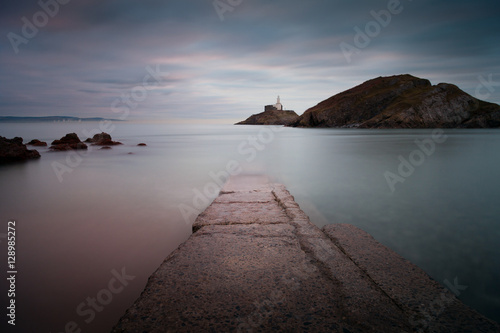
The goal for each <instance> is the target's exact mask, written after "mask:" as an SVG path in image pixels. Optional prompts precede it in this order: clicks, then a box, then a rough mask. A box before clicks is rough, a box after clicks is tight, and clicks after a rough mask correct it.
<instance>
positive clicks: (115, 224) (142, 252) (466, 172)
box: [0, 123, 500, 333]
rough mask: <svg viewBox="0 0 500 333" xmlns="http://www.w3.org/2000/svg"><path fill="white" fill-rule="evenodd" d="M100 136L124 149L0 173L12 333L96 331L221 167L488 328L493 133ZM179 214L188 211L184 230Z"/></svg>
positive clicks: (72, 127) (30, 134)
mask: <svg viewBox="0 0 500 333" xmlns="http://www.w3.org/2000/svg"><path fill="white" fill-rule="evenodd" d="M95 129H97V130H98V129H99V128H98V124H97V123H86V124H85V123H80V124H78V123H75V124H71V123H59V124H43V123H42V124H0V135H1V136H6V137H9V138H10V137H14V136H22V137H23V138H24V140H25V142H27V141H29V140H31V139H35V138H37V139H40V140H44V141H48V142H51V141H52V140H54V139H58V138H60V137H62V136H63V135H65V134H66V133H69V132H76V133H77V134H78V135H79V136H80V138H81V139H82V140H83V139H84V138H86V136H85V135H84V134H83V133H84V130H87V131H91V130H95ZM99 132H100V131H99ZM108 132H110V134H111V135H112V137H113V139H114V140H118V141H121V142H123V143H124V145H123V146H115V147H113V149H112V150H98V149H97V148H93V149H91V150H90V151H88V152H85V153H81V155H76V154H74V153H67V152H49V151H48V149H46V148H42V149H38V150H39V151H40V152H41V154H42V158H41V159H40V160H37V161H30V162H28V163H24V164H17V165H10V166H2V167H0V188H1V190H0V221H1V225H2V227H1V228H2V230H0V233H4V234H5V233H6V230H7V227H6V224H7V221H9V220H15V221H16V236H17V269H18V275H17V281H16V282H17V283H16V304H17V316H16V329H17V331H19V332H29V331H33V332H34V331H36V332H64V330H65V327H66V326H67V325H69V326H72V325H75V326H78V327H79V328H81V329H82V331H83V332H97V333H99V332H108V331H109V330H110V328H111V327H112V326H113V325H114V324H115V323H116V321H117V320H118V318H119V317H120V316H121V315H122V314H123V312H124V311H125V309H126V308H127V307H129V306H130V305H131V304H132V302H133V301H134V300H135V299H136V298H137V297H138V296H139V294H140V292H141V291H142V289H143V288H144V286H145V283H146V281H147V278H148V276H149V275H150V274H151V273H152V272H153V271H154V270H155V269H156V268H157V267H158V266H159V265H160V264H161V262H162V261H163V259H164V258H165V257H166V256H167V255H168V254H169V253H170V252H171V251H173V250H174V249H175V248H176V247H177V246H178V245H179V244H180V243H181V242H183V241H184V240H186V239H187V237H189V234H190V224H191V223H192V222H193V221H194V218H195V214H194V213H193V211H199V210H203V208H204V207H205V206H206V205H208V201H204V200H203V199H200V198H204V197H205V195H204V194H203V193H206V194H208V195H210V193H211V192H213V186H212V185H209V184H211V183H212V184H213V183H215V180H214V179H217V177H218V176H221V175H223V173H224V170H225V169H226V167H227V166H228V163H229V164H231V163H233V164H234V163H237V165H239V166H241V168H242V170H243V171H242V172H244V173H264V174H268V175H269V176H270V177H271V178H272V179H273V180H274V181H277V182H281V183H284V184H285V185H286V186H287V187H288V189H289V191H290V192H291V193H292V194H293V195H294V196H295V198H296V200H297V202H298V203H299V204H300V205H301V207H302V208H303V209H304V211H305V212H306V213H307V214H308V215H309V216H310V217H311V219H312V220H313V222H314V223H316V224H317V225H318V226H322V225H324V224H326V223H351V224H354V225H356V226H358V227H361V228H362V229H364V230H366V231H368V232H369V233H370V234H372V235H373V236H374V237H375V238H376V239H377V240H379V241H381V242H382V243H383V244H385V245H387V246H389V247H390V248H392V249H393V250H395V251H396V252H398V253H400V254H401V255H403V256H404V257H405V258H407V259H409V260H411V261H412V262H414V263H416V264H417V265H419V266H420V267H421V268H423V269H424V270H425V271H426V272H427V273H429V274H430V275H431V276H432V277H433V278H435V279H436V280H437V281H438V282H440V283H442V284H443V285H445V283H444V281H445V280H448V281H451V282H453V280H454V279H455V278H457V279H458V283H459V284H460V285H465V286H467V289H466V290H463V291H461V294H460V297H459V298H460V299H462V300H463V301H464V302H465V303H467V304H469V305H470V306H472V307H474V308H475V309H477V310H478V311H480V312H481V313H483V314H485V315H487V316H489V317H490V318H492V319H496V320H497V321H500V316H499V315H498V314H499V313H500V288H499V287H498V281H499V280H500V259H499V258H500V247H499V246H498V244H499V240H500V205H499V202H500V201H499V199H500V168H499V167H498V166H499V165H500V131H496V130H447V131H445V135H446V137H444V138H443V137H441V138H438V139H437V140H433V137H432V130H334V129H292V128H281V129H280V130H276V129H274V128H271V127H261V126H258V127H252V126H231V125H211V126H208V125H203V126H202V125H190V126H187V125H175V126H174V125H158V124H154V125H153V124H134V123H116V124H115V128H114V129H113V130H112V131H108ZM252 137H253V138H252ZM416 139H418V140H426V141H425V142H426V144H427V145H426V146H424V148H423V150H424V152H422V149H419V147H418V146H417V144H416V143H415V140H416ZM139 142H145V143H147V145H148V146H147V147H137V146H136V145H137V143H139ZM430 142H433V143H432V144H431V143H430ZM129 153H132V154H129ZM426 153H427V154H426ZM400 158H403V159H404V160H405V161H411V162H409V163H413V164H415V165H416V166H413V167H411V168H413V169H414V170H412V169H408V167H409V166H408V165H407V166H406V168H404V167H403V166H400V164H401V163H402V162H401V160H400ZM230 161H232V162H230ZM54 167H57V168H56V170H57V172H56V171H55V170H54ZM398 167H399V168H400V172H398ZM387 172H390V173H392V174H391V175H390V177H392V178H390V179H392V181H393V183H392V185H393V188H392V189H393V190H394V191H392V189H391V186H390V185H389V183H388V181H387V179H386V176H387V175H389V174H387ZM398 177H399V178H398ZM398 180H399V181H398ZM402 180H404V182H403V181H402ZM193 200H194V201H193ZM181 204H182V205H183V206H182V207H191V208H192V210H191V211H188V213H185V214H184V215H185V216H183V215H182V214H181V210H180V209H179V207H180V205H181ZM2 236H4V235H1V234H0V237H2ZM0 241H1V243H0V248H1V252H2V254H1V256H0V258H1V260H2V263H5V262H6V260H7V259H6V245H7V244H6V239H5V238H4V237H3V238H0ZM1 267H2V273H1V274H2V280H3V281H5V278H6V276H5V271H6V270H5V264H2V265H1ZM117 276H118V277H120V276H121V277H120V278H117ZM1 286H2V290H1V291H0V292H1V297H2V304H6V303H5V302H7V297H6V294H7V291H6V288H5V283H2V285H1ZM94 299H95V300H94ZM4 319H5V318H4ZM4 319H2V327H5V320H4ZM71 322H74V323H71Z"/></svg>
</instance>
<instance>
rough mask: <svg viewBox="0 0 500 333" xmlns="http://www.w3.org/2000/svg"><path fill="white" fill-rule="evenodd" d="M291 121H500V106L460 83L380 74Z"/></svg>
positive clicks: (449, 124)
mask: <svg viewBox="0 0 500 333" xmlns="http://www.w3.org/2000/svg"><path fill="white" fill-rule="evenodd" d="M292 126H296V127H358V128H491V127H500V106H499V105H497V104H493V103H488V102H484V101H481V100H478V99H476V98H474V97H472V96H470V95H469V94H467V93H465V92H464V91H462V90H460V89H459V88H458V87H457V86H455V85H452V84H446V83H440V84H438V85H435V86H433V85H431V83H430V81H429V80H426V79H421V78H417V77H414V76H411V75H408V74H406V75H396V76H389V77H379V78H376V79H372V80H369V81H367V82H365V83H363V84H361V85H359V86H356V87H354V88H352V89H349V90H346V91H344V92H342V93H340V94H337V95H335V96H332V97H330V98H328V99H326V100H324V101H322V102H321V103H319V104H318V105H316V106H314V107H312V108H310V109H308V110H307V111H306V112H304V114H303V115H301V116H300V117H299V119H298V121H297V122H295V123H294V124H293V125H292Z"/></svg>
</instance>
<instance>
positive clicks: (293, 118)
mask: <svg viewBox="0 0 500 333" xmlns="http://www.w3.org/2000/svg"><path fill="white" fill-rule="evenodd" d="M298 119H299V115H298V114H296V113H295V112H294V111H286V110H267V111H264V112H261V113H259V114H254V115H252V116H250V117H249V118H248V119H246V120H243V121H240V122H239V123H236V124H235V125H291V124H293V123H295V122H297V120H298Z"/></svg>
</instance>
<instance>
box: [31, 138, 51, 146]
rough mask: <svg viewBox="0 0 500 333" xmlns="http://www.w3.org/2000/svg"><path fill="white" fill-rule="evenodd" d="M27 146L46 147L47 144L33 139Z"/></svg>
mask: <svg viewBox="0 0 500 333" xmlns="http://www.w3.org/2000/svg"><path fill="white" fill-rule="evenodd" d="M28 145H30V146H37V147H46V146H47V142H45V141H40V140H38V139H34V140H31V141H30V142H28Z"/></svg>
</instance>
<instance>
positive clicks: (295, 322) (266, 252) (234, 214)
mask: <svg viewBox="0 0 500 333" xmlns="http://www.w3.org/2000/svg"><path fill="white" fill-rule="evenodd" d="M193 230H194V231H195V232H194V234H193V235H192V236H191V237H190V238H189V239H188V240H187V241H186V242H185V243H183V244H182V245H181V246H179V248H178V249H177V250H176V251H174V252H173V253H172V254H171V255H169V256H168V257H167V258H166V259H165V261H164V262H163V263H162V265H161V266H160V267H159V268H158V270H157V271H156V272H155V273H153V275H152V276H151V277H150V278H149V281H148V283H147V285H146V288H145V290H144V291H143V293H142V294H141V296H140V297H139V298H138V299H137V301H136V302H135V303H134V304H133V305H132V306H131V307H130V308H129V309H128V310H127V312H126V313H125V315H124V316H123V317H122V318H121V319H120V321H119V323H118V324H117V325H116V326H115V327H114V328H113V332H228V331H240V332H252V331H255V332H265V331H311V332H342V333H346V332H414V331H419V329H422V330H421V331H422V332H427V331H428V332H461V331H463V330H462V327H463V328H465V329H466V330H467V331H470V332H498V325H496V324H495V323H494V322H492V321H489V320H488V319H486V318H484V317H482V316H480V315H479V314H477V313H476V312H474V311H472V310H470V309H469V308H467V307H466V306H465V305H463V304H462V303H461V302H460V301H458V300H457V299H456V298H455V297H454V296H453V295H452V294H451V293H449V292H447V291H446V290H445V289H444V288H442V287H440V286H439V285H438V284H437V283H436V282H434V281H433V280H432V279H430V278H429V277H428V276H427V275H426V274H425V273H424V272H423V271H421V270H420V269H419V268H418V267H416V266H414V265H412V264H411V263H409V262H407V261H405V260H404V259H402V258H401V257H399V256H398V255H397V254H395V253H394V252H392V251H391V250H389V249H387V248H386V247H384V246H382V245H380V244H379V243H377V242H376V241H375V240H373V238H371V237H370V236H369V235H368V234H366V233H365V232H363V231H361V230H359V229H357V228H355V227H352V226H348V225H334V226H331V227H330V226H329V227H326V228H325V232H322V231H320V230H319V229H318V228H317V227H315V226H314V225H313V224H311V222H310V221H309V219H308V217H307V216H306V215H305V214H304V213H303V212H302V210H300V208H299V206H298V205H297V203H295V201H294V200H293V197H292V196H291V195H290V194H289V193H288V191H286V189H285V188H284V186H283V185H279V184H269V183H267V179H266V178H265V177H236V178H232V179H231V180H230V181H229V182H228V183H227V184H226V186H225V187H224V189H223V190H222V191H221V194H220V196H219V197H218V198H217V199H216V200H214V202H213V203H212V204H211V205H210V207H208V208H207V210H205V212H203V213H202V214H200V216H199V217H198V218H197V220H196V221H195V223H194V225H193ZM365 244H366V245H365ZM443 295H444V296H443ZM427 306H428V307H429V309H430V310H428V311H426V312H425V309H426V307H427ZM440 307H441V308H442V310H439V309H440ZM438 310H439V311H438ZM462 325H464V326H462Z"/></svg>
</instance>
